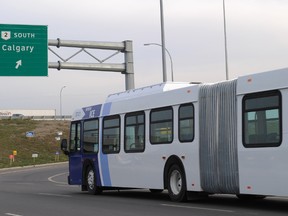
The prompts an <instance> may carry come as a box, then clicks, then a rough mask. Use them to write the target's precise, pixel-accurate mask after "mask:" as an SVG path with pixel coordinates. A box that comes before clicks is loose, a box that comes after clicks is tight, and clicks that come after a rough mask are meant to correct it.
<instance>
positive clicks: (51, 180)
mask: <svg viewBox="0 0 288 216" xmlns="http://www.w3.org/2000/svg"><path fill="white" fill-rule="evenodd" d="M67 173H68V172H64V173H59V174H56V175H53V176H50V177H49V178H48V181H50V182H53V183H56V184H67V182H59V181H55V180H53V178H55V177H57V176H61V175H66V174H67Z"/></svg>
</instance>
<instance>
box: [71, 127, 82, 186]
mask: <svg viewBox="0 0 288 216" xmlns="http://www.w3.org/2000/svg"><path fill="white" fill-rule="evenodd" d="M69 143H70V145H69V184H71V185H80V184H81V182H82V162H81V161H82V154H81V122H72V123H71V128H70V142H69Z"/></svg>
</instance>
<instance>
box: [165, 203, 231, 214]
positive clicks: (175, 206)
mask: <svg viewBox="0 0 288 216" xmlns="http://www.w3.org/2000/svg"><path fill="white" fill-rule="evenodd" d="M161 205H162V206H167V207H174V208H188V209H198V210H205V211H219V212H227V213H233V212H235V211H231V210H227V209H214V208H201V207H193V206H184V205H171V204H161Z"/></svg>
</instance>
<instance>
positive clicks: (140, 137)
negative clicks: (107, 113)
mask: <svg viewBox="0 0 288 216" xmlns="http://www.w3.org/2000/svg"><path fill="white" fill-rule="evenodd" d="M144 149H145V114H144V112H143V111H142V112H134V113H128V114H126V115H125V139H124V150H125V152H143V151H144Z"/></svg>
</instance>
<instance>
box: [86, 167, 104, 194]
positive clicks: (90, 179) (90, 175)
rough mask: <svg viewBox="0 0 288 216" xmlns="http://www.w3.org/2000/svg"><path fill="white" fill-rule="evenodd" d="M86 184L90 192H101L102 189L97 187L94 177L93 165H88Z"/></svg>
mask: <svg viewBox="0 0 288 216" xmlns="http://www.w3.org/2000/svg"><path fill="white" fill-rule="evenodd" d="M86 185H87V190H88V192H89V193H90V194H94V195H96V194H101V193H102V189H101V188H100V187H97V184H96V178H95V170H94V168H93V167H91V166H89V167H88V169H87V172H86Z"/></svg>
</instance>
